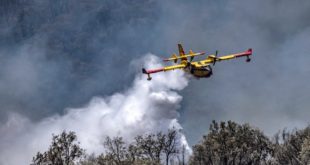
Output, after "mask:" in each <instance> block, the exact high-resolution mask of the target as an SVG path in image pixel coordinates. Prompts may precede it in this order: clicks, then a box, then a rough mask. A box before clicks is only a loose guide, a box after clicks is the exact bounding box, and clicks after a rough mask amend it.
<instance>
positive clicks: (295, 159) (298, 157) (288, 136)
mask: <svg viewBox="0 0 310 165" xmlns="http://www.w3.org/2000/svg"><path fill="white" fill-rule="evenodd" d="M280 135H281V136H280ZM309 138H310V127H309V126H308V127H306V128H305V129H302V130H294V131H292V132H287V131H286V130H285V129H284V130H282V131H281V132H279V133H277V134H276V135H275V138H274V139H275V142H274V143H275V144H274V154H273V157H274V159H275V162H276V163H277V164H292V165H294V164H307V162H309V157H308V156H309V148H310V146H309V145H310V144H309Z"/></svg>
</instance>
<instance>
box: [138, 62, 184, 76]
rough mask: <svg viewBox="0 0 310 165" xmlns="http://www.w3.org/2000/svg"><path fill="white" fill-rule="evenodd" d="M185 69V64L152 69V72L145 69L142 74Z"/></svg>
mask: <svg viewBox="0 0 310 165" xmlns="http://www.w3.org/2000/svg"><path fill="white" fill-rule="evenodd" d="M185 67H186V65H185V64H179V65H172V66H166V67H162V68H158V69H150V70H146V69H144V68H143V69H142V73H144V74H152V73H157V72H166V71H169V70H174V69H183V68H185Z"/></svg>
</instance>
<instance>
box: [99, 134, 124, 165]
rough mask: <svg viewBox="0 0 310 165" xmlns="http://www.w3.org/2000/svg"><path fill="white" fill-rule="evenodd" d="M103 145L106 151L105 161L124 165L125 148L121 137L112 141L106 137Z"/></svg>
mask: <svg viewBox="0 0 310 165" xmlns="http://www.w3.org/2000/svg"><path fill="white" fill-rule="evenodd" d="M103 145H104V146H105V148H106V150H107V152H106V155H105V156H104V157H105V160H107V161H109V162H114V163H115V164H116V165H122V164H126V161H127V148H126V146H125V142H124V141H123V138H122V137H115V138H113V139H111V138H110V137H106V140H105V142H104V144H103ZM127 163H129V162H127ZM111 164H112V163H111Z"/></svg>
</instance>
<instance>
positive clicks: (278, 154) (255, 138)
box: [32, 121, 310, 165]
mask: <svg viewBox="0 0 310 165" xmlns="http://www.w3.org/2000/svg"><path fill="white" fill-rule="evenodd" d="M179 131H180V130H176V129H170V130H168V131H167V132H166V133H163V132H158V133H148V134H144V135H138V136H136V138H135V139H134V140H133V141H132V142H131V143H128V142H127V141H126V139H123V137H106V138H105V139H104V141H103V143H102V147H104V153H102V154H100V155H94V154H91V153H86V151H87V150H84V149H82V148H81V147H80V146H79V142H78V138H77V136H76V135H75V133H74V132H66V131H64V132H62V133H61V134H60V135H53V136H52V143H51V145H50V147H49V149H48V151H46V152H44V153H41V152H38V153H37V154H36V156H34V157H33V162H32V164H33V165H54V164H57V165H75V164H76V165H129V164H132V165H159V164H165V165H184V164H190V165H209V164H210V165H236V164H246V165H282V164H288V165H308V164H310V126H308V127H306V128H304V129H301V130H297V129H296V130H293V131H290V132H288V131H287V130H285V129H284V130H282V131H279V132H278V133H276V134H275V135H274V136H273V137H272V138H269V137H267V136H266V135H264V133H263V132H262V131H260V130H259V129H258V128H255V127H252V126H250V125H249V124H238V123H236V122H233V121H228V122H216V121H213V122H212V123H211V124H210V127H209V132H208V134H207V135H204V136H203V137H202V140H201V141H200V142H199V143H198V144H195V145H194V146H193V147H192V154H191V155H190V157H189V158H186V155H188V152H186V149H185V146H184V145H183V144H182V143H181V141H180V138H179V137H178V135H179Z"/></svg>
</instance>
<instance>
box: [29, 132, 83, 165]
mask: <svg viewBox="0 0 310 165" xmlns="http://www.w3.org/2000/svg"><path fill="white" fill-rule="evenodd" d="M76 140H77V136H76V135H75V133H74V132H68V133H67V132H66V131H63V132H62V133H61V134H60V135H53V138H52V144H51V145H50V147H49V149H48V151H46V152H44V153H43V154H42V153H40V152H38V153H37V155H36V156H35V157H33V163H34V164H35V165H43V164H44V165H45V164H46V165H73V164H74V162H75V161H77V160H78V159H80V158H82V156H83V155H84V150H83V149H82V148H80V146H79V143H78V142H76Z"/></svg>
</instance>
